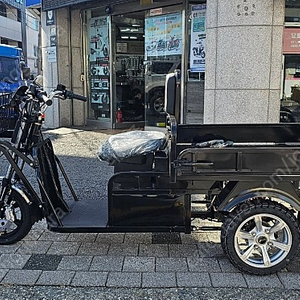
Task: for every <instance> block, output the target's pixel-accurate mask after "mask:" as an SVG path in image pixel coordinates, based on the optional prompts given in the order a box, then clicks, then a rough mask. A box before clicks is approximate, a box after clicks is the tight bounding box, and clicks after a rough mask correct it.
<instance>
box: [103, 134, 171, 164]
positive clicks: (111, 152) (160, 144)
mask: <svg viewBox="0 0 300 300" xmlns="http://www.w3.org/2000/svg"><path fill="white" fill-rule="evenodd" d="M166 144H167V136H166V134H165V133H163V132H160V131H128V132H124V133H119V134H115V135H113V136H111V137H110V138H109V139H108V140H107V141H106V142H105V143H104V144H103V145H102V147H101V148H100V149H99V151H98V156H99V158H100V159H101V160H104V161H106V162H108V163H109V164H110V165H114V166H115V165H117V164H118V163H120V162H125V161H126V162H127V163H131V164H137V165H138V164H144V163H145V162H146V161H148V163H149V157H151V155H152V157H153V153H154V152H156V151H158V150H162V149H164V148H165V147H166ZM147 158H148V159H147Z"/></svg>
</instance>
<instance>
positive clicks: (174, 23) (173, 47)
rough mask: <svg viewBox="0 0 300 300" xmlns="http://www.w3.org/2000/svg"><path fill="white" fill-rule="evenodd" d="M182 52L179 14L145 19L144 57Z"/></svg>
mask: <svg viewBox="0 0 300 300" xmlns="http://www.w3.org/2000/svg"><path fill="white" fill-rule="evenodd" d="M181 52H182V17H181V13H175V14H168V15H161V16H155V17H150V18H146V21H145V57H146V58H147V57H151V56H168V55H174V54H175V55H176V54H181Z"/></svg>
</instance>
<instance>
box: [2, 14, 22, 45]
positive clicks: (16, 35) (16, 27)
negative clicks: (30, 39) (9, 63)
mask: <svg viewBox="0 0 300 300" xmlns="http://www.w3.org/2000/svg"><path fill="white" fill-rule="evenodd" d="M0 37H3V38H6V39H9V40H14V41H18V42H21V41H22V34H21V22H18V21H16V20H12V19H9V18H6V17H2V16H0Z"/></svg>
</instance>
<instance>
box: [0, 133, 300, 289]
mask: <svg viewBox="0 0 300 300" xmlns="http://www.w3.org/2000/svg"><path fill="white" fill-rule="evenodd" d="M51 134H53V137H54V138H53V139H54V146H55V151H56V153H57V155H59V157H60V158H61V159H62V163H63V164H64V166H65V167H66V171H67V173H68V174H69V175H70V179H71V182H72V183H74V188H75V189H76V192H77V194H78V195H79V196H81V197H80V198H87V199H89V198H95V197H99V195H102V194H103V195H106V193H107V192H106V188H107V181H108V179H109V178H110V176H111V175H112V170H111V169H109V167H108V166H107V164H105V163H101V162H99V161H98V159H97V158H96V152H97V149H98V147H99V145H100V144H101V143H102V142H103V141H104V140H105V139H106V138H107V137H108V136H109V134H110V132H104V133H103V132H96V131H83V130H71V129H68V131H63V130H62V129H59V130H57V131H53V132H52V133H51ZM2 165H3V163H2V162H1V165H0V169H1V166H2ZM110 168H111V167H110ZM82 200H85V199H82ZM219 235H220V233H219V232H208V233H206V232H200V233H193V234H191V235H184V234H180V235H179V234H169V235H168V234H151V233H147V234H84V233H82V234H59V233H51V232H49V231H48V230H47V229H46V223H45V222H40V223H37V224H35V225H34V227H33V229H32V230H31V232H30V233H29V235H28V236H26V237H25V238H24V239H23V240H22V241H21V242H19V243H17V244H15V245H10V246H0V262H1V264H0V285H7V284H15V285H29V286H30V285H37V286H41V285H47V286H83V287H84V286H95V287H143V288H155V287H158V288H160V287H173V288H179V287H186V288H188V287H204V288H205V287H207V288H211V287H215V288H219V287H220V288H221V287H229V288H232V287H241V288H246V289H252V288H266V287H268V288H284V289H300V285H299V282H300V268H299V265H300V257H299V255H298V256H297V257H296V259H295V261H294V262H292V263H291V264H290V265H289V266H288V268H287V270H284V271H282V272H280V273H278V274H275V275H271V276H263V277H257V276H250V275H247V274H243V273H241V272H239V271H238V270H237V269H236V268H234V267H233V266H232V265H231V263H230V262H229V261H228V260H227V258H226V257H225V255H224V254H223V251H222V248H221V245H220V237H219Z"/></svg>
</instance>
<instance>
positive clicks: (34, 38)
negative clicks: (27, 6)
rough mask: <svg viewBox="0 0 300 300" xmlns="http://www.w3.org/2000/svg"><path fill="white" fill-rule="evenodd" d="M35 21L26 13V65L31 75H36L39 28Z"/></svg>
mask: <svg viewBox="0 0 300 300" xmlns="http://www.w3.org/2000/svg"><path fill="white" fill-rule="evenodd" d="M36 22H37V20H36V19H35V18H34V17H33V16H32V15H31V14H30V13H29V12H28V11H27V27H26V31H27V64H28V67H30V70H31V73H32V74H33V75H37V74H38V64H37V60H38V53H39V51H38V45H39V26H37V24H36Z"/></svg>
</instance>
